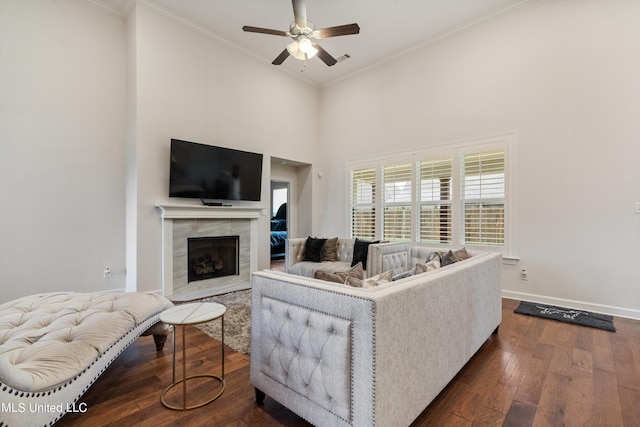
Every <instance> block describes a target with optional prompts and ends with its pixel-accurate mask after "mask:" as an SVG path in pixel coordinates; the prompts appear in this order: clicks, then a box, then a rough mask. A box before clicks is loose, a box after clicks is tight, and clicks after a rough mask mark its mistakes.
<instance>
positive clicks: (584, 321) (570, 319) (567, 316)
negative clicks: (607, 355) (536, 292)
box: [513, 301, 616, 332]
mask: <svg viewBox="0 0 640 427" xmlns="http://www.w3.org/2000/svg"><path fill="white" fill-rule="evenodd" d="M513 311H514V313H520V314H526V315H529V316H536V317H544V318H545V319H553V320H558V321H560V322H565V323H573V324H574V325H581V326H589V327H592V328H597V329H604V330H606V331H612V332H615V331H616V328H615V326H614V325H613V317H612V316H608V315H606V314H599V313H592V312H589V311H583V310H575V309H572V308H563V307H556V306H553V305H545V304H538V303H533V302H526V301H522V302H521V303H520V305H519V306H518V307H517V308H516V309H515V310H513Z"/></svg>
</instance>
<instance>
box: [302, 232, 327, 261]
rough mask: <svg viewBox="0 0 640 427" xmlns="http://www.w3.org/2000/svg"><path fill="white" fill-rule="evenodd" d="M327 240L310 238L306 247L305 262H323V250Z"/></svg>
mask: <svg viewBox="0 0 640 427" xmlns="http://www.w3.org/2000/svg"><path fill="white" fill-rule="evenodd" d="M326 241H327V239H317V238H315V237H311V236H309V237H308V238H307V242H306V243H305V245H304V260H305V261H313V262H320V261H322V249H323V248H324V244H325V242H326Z"/></svg>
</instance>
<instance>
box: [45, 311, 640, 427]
mask: <svg viewBox="0 0 640 427" xmlns="http://www.w3.org/2000/svg"><path fill="white" fill-rule="evenodd" d="M516 305H517V301H512V300H503V321H502V324H501V326H500V330H499V333H498V335H496V336H492V337H491V338H489V340H487V341H486V342H485V344H484V345H483V346H482V348H480V350H479V351H478V353H476V355H475V356H474V357H473V358H472V359H471V361H469V363H468V364H467V365H466V366H465V367H464V368H463V369H462V371H461V372H460V373H459V374H458V375H457V376H456V377H455V378H454V379H453V381H452V382H451V383H450V384H449V385H448V386H447V387H446V388H445V389H444V390H443V391H442V393H441V394H440V395H439V396H438V397H437V398H436V400H435V401H434V402H432V403H431V405H430V406H429V407H428V408H427V409H426V410H425V411H424V412H423V413H422V414H421V415H420V417H419V418H418V419H417V420H416V421H415V422H414V423H413V426H514V427H515V426H517V427H523V426H565V425H566V426H580V427H584V426H593V427H601V426H615V427H618V426H628V427H637V426H640V322H639V321H634V320H628V319H622V318H615V325H616V328H617V332H615V333H613V332H607V331H601V330H597V329H591V328H587V327H581V326H575V325H569V324H566V323H560V322H555V321H552V320H544V319H539V318H534V317H529V316H523V315H519V314H514V313H513V309H514V308H515V307H516ZM177 350H178V351H180V347H178V348H177ZM225 356H226V357H225V371H226V372H225V373H226V381H227V386H226V389H225V391H224V393H223V394H222V396H221V397H220V398H219V399H218V400H216V401H214V402H212V403H210V404H208V405H206V406H204V407H202V408H198V409H193V410H190V411H186V412H182V411H173V410H170V409H166V408H165V407H164V406H162V404H161V403H160V395H161V394H162V391H163V390H164V389H165V387H166V386H167V385H168V384H169V383H170V382H171V345H170V340H169V341H167V345H166V346H165V349H164V351H162V352H156V351H155V348H154V344H153V339H151V338H150V337H141V338H139V339H138V340H137V341H136V342H135V343H133V344H132V345H131V346H130V347H129V348H128V349H127V350H125V351H124V352H123V353H122V355H120V357H118V359H116V360H115V361H114V363H113V364H112V365H111V366H110V367H109V369H108V370H107V371H106V372H105V373H104V374H103V375H102V377H101V378H100V379H98V381H97V382H96V383H95V384H94V385H93V386H92V387H91V388H90V389H89V391H88V392H87V393H86V394H85V395H84V396H83V397H82V398H81V399H80V402H83V403H86V405H87V408H88V411H87V412H86V413H73V414H68V415H66V416H65V417H64V418H63V419H62V420H60V421H59V422H58V424H56V425H57V426H83V427H85V426H109V425H113V426H116V425H117V426H123V425H136V426H153V427H161V426H177V425H184V426H229V427H231V426H233V427H241V426H265V427H266V426H307V425H308V424H307V423H306V422H304V421H303V420H301V419H300V418H298V417H297V416H296V415H295V414H293V413H291V412H290V411H289V410H287V409H286V408H284V407H282V406H281V405H279V404H277V403H276V402H274V401H273V400H271V399H269V398H267V399H266V400H265V404H264V406H258V405H256V403H255V400H254V391H253V388H252V387H251V385H250V384H249V358H248V357H247V356H243V355H241V354H239V353H236V352H234V351H232V350H231V349H230V348H228V347H227V348H225ZM187 363H188V365H187V366H188V374H189V375H192V374H197V373H214V374H217V373H218V372H219V369H220V343H219V342H217V341H215V340H213V339H211V338H210V337H209V336H207V335H205V334H204V333H203V332H201V331H200V330H199V329H197V328H194V327H191V328H188V329H187ZM178 366H179V365H178ZM193 392H194V393H195V394H198V392H199V390H194V391H193Z"/></svg>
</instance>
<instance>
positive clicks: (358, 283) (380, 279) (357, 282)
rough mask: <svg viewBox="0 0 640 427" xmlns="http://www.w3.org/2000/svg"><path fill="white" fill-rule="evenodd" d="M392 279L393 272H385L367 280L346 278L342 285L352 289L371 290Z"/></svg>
mask: <svg viewBox="0 0 640 427" xmlns="http://www.w3.org/2000/svg"><path fill="white" fill-rule="evenodd" d="M392 278H393V270H388V271H385V272H384V273H380V274H378V275H377V276H373V277H369V278H368V279H357V278H355V277H347V279H346V280H345V282H344V284H345V285H349V286H353V287H354V288H371V287H374V286H379V285H382V284H383V283H388V282H391V280H392Z"/></svg>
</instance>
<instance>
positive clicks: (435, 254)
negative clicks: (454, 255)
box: [426, 251, 444, 263]
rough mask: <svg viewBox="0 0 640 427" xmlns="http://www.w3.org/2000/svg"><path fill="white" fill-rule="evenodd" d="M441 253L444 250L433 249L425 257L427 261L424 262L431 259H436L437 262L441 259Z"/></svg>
mask: <svg viewBox="0 0 640 427" xmlns="http://www.w3.org/2000/svg"><path fill="white" fill-rule="evenodd" d="M443 254H444V252H442V251H433V252H431V253H430V254H429V256H428V257H427V261H426V262H431V261H434V260H438V263H439V262H440V260H441V259H442V255H443Z"/></svg>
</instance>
